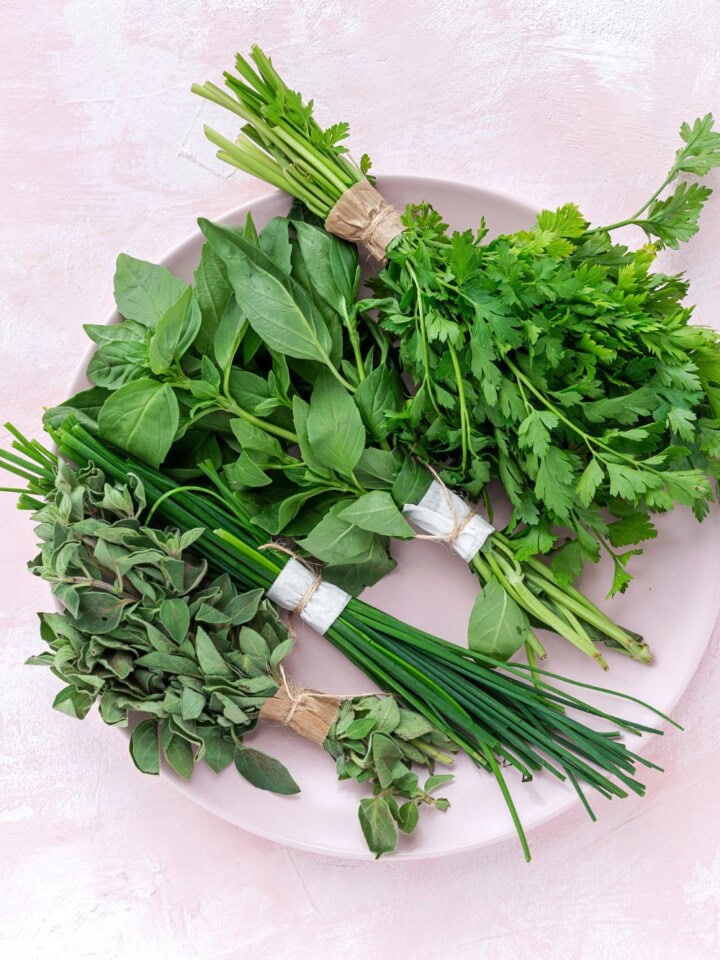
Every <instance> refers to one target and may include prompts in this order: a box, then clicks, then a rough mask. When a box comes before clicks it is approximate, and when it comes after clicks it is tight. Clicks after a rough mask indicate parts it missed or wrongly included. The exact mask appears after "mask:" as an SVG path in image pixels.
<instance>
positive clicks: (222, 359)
mask: <svg viewBox="0 0 720 960" xmlns="http://www.w3.org/2000/svg"><path fill="white" fill-rule="evenodd" d="M245 330H246V324H245V320H244V319H243V315H242V313H241V311H240V308H239V307H238V305H237V301H236V300H235V297H234V296H232V297H231V298H230V300H229V301H228V303H227V306H226V307H225V310H224V311H223V315H222V317H221V318H220V323H219V324H218V326H217V329H216V331H215V337H214V339H213V353H214V355H215V360H216V361H217V365H218V366H219V367H220V369H221V370H222V371H223V372H225V371H226V370H227V369H228V368H229V367H230V366H231V365H232V362H233V360H234V359H235V354H236V353H237V352H238V347H239V346H240V341H241V340H242V336H243V333H244V332H245Z"/></svg>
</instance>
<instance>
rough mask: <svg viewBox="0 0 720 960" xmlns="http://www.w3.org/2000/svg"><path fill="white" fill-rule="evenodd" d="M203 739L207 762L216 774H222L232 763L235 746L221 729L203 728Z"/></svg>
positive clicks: (204, 754) (227, 734)
mask: <svg viewBox="0 0 720 960" xmlns="http://www.w3.org/2000/svg"><path fill="white" fill-rule="evenodd" d="M202 738H203V748H204V752H203V756H204V758H205V762H206V763H207V765H208V766H209V767H210V769H211V770H214V771H215V773H220V772H221V771H222V770H224V769H225V768H226V767H228V766H229V765H230V764H231V763H232V761H233V757H234V756H235V744H234V743H233V742H232V740H231V738H230V735H229V733H228V732H227V731H226V730H224V729H222V728H221V727H203V729H202Z"/></svg>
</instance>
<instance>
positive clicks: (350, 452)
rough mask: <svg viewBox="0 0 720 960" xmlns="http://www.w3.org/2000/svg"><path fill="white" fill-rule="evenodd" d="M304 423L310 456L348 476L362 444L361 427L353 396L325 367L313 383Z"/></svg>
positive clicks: (363, 443)
mask: <svg viewBox="0 0 720 960" xmlns="http://www.w3.org/2000/svg"><path fill="white" fill-rule="evenodd" d="M306 427H307V435H308V441H309V443H310V447H311V448H312V452H313V457H315V458H317V460H319V462H320V463H321V464H322V465H323V466H324V467H328V468H329V469H330V470H335V471H336V472H337V473H339V474H341V476H344V477H350V476H352V472H353V470H354V468H355V466H356V465H357V462H358V460H359V459H360V457H361V455H362V452H363V450H364V448H365V427H364V426H363V422H362V418H361V416H360V412H359V410H358V408H357V407H356V406H355V402H354V401H353V398H352V397H351V396H350V394H349V393H348V392H347V390H346V389H345V388H344V387H343V385H342V384H341V383H338V381H337V380H336V379H335V378H334V377H333V376H332V374H330V373H329V372H327V371H323V373H321V374H320V376H319V377H318V378H317V381H316V383H315V388H314V389H313V392H312V396H311V398H310V410H309V412H308V415H307V422H306Z"/></svg>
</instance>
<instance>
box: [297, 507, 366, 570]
mask: <svg viewBox="0 0 720 960" xmlns="http://www.w3.org/2000/svg"><path fill="white" fill-rule="evenodd" d="M372 542H373V534H372V533H370V532H369V531H368V530H361V529H360V527H356V526H355V525H354V524H352V523H348V522H347V521H346V520H342V519H340V517H338V516H336V515H335V514H333V513H328V514H327V516H325V517H324V518H323V519H322V520H321V521H320V523H319V524H318V525H317V526H316V527H315V529H314V530H312V531H311V532H310V534H309V535H308V536H307V537H305V538H304V539H303V540H300V541H298V544H299V546H301V547H302V548H303V550H307V552H308V553H311V554H312V555H313V556H314V557H317V559H318V560H322V561H323V562H324V563H351V562H352V561H353V560H354V559H356V558H357V559H358V560H360V559H364V558H365V556H366V554H367V552H368V551H369V550H370V549H371V547H372Z"/></svg>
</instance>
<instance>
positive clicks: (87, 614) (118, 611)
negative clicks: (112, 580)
mask: <svg viewBox="0 0 720 960" xmlns="http://www.w3.org/2000/svg"><path fill="white" fill-rule="evenodd" d="M132 604H133V601H132V600H130V599H128V598H127V597H122V596H117V595H116V594H113V593H106V592H105V591H104V590H83V591H82V592H81V594H80V605H79V610H78V615H77V617H75V618H74V619H72V620H71V621H70V622H71V623H72V624H73V626H75V627H76V628H77V629H78V630H84V631H87V632H88V633H96V634H103V633H110V632H111V631H112V630H115V628H116V627H117V626H118V624H119V623H120V620H121V619H122V617H123V614H124V612H125V608H126V607H128V606H130V605H132Z"/></svg>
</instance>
